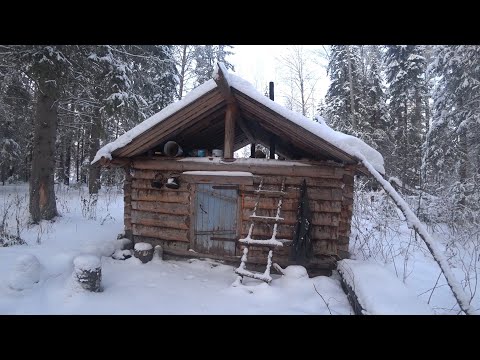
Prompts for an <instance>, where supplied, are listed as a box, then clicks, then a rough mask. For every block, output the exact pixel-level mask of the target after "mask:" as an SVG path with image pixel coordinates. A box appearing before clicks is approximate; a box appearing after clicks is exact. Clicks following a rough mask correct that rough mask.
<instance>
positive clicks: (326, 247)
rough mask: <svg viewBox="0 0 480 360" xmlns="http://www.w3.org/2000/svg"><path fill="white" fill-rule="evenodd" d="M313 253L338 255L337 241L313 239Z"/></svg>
mask: <svg viewBox="0 0 480 360" xmlns="http://www.w3.org/2000/svg"><path fill="white" fill-rule="evenodd" d="M312 247H313V253H314V254H316V255H319V254H321V255H336V254H337V245H336V242H335V241H328V240H318V241H312Z"/></svg>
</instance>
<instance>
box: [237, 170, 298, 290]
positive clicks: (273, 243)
mask: <svg viewBox="0 0 480 360" xmlns="http://www.w3.org/2000/svg"><path fill="white" fill-rule="evenodd" d="M262 187H263V178H262V179H261V181H260V184H259V186H258V189H256V190H255V193H256V194H257V198H256V201H255V206H254V208H253V212H252V215H250V220H251V221H252V223H251V224H250V229H249V230H248V235H247V237H245V238H242V239H239V240H238V242H239V243H241V244H244V245H245V247H244V249H243V256H242V258H241V263H240V266H239V267H238V268H237V269H235V273H236V274H237V275H238V277H237V279H236V280H235V282H234V283H233V285H234V286H236V285H238V284H241V283H242V281H243V277H244V276H246V277H250V278H253V279H257V280H261V281H264V282H266V283H267V284H270V283H271V281H272V277H271V276H270V268H271V267H272V257H273V249H275V248H276V247H279V246H283V244H284V243H286V242H289V240H278V239H277V228H278V223H279V222H282V221H283V220H284V218H282V217H280V211H281V209H282V200H283V196H284V195H285V194H286V192H285V178H283V179H282V185H281V188H280V190H278V191H276V190H264V189H262ZM265 196H268V197H278V204H277V213H276V215H275V216H258V215H257V209H258V205H259V203H260V200H261V199H262V198H263V197H265ZM258 222H263V223H273V224H274V225H273V231H272V237H271V238H270V239H252V233H253V228H254V227H255V224H256V223H258ZM249 246H257V247H268V248H270V250H269V252H268V258H267V264H266V269H265V272H264V273H255V272H251V271H249V270H247V269H246V268H245V267H246V263H247V261H248V250H249Z"/></svg>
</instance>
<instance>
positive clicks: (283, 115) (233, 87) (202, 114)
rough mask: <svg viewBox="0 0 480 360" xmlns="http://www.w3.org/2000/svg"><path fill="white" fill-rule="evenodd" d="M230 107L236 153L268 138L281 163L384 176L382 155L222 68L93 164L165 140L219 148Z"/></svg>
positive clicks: (141, 152)
mask: <svg viewBox="0 0 480 360" xmlns="http://www.w3.org/2000/svg"><path fill="white" fill-rule="evenodd" d="M220 77H222V79H221V81H220ZM222 83H223V84H224V85H225V84H226V86H222ZM226 93H227V94H226ZM232 103H234V104H235V106H236V108H237V109H238V116H237V117H236V125H235V142H234V149H235V150H238V149H240V148H242V147H244V146H245V145H247V144H249V143H260V144H263V145H265V146H267V147H268V146H269V143H270V142H271V141H272V139H273V140H274V142H275V144H276V145H275V150H276V153H277V154H279V155H281V156H284V157H285V158H286V159H291V160H300V159H311V160H333V161H337V162H341V163H346V164H358V163H359V161H360V159H363V158H365V159H367V160H368V161H369V163H370V164H372V165H373V166H374V168H375V169H376V170H377V171H379V172H380V173H382V174H384V173H385V170H384V162H383V157H382V155H381V154H380V153H379V152H378V151H376V150H375V149H373V148H372V147H370V146H369V145H367V144H366V143H364V142H363V141H362V140H360V139H358V138H356V137H354V136H351V135H347V134H344V133H341V132H338V131H335V130H333V129H332V128H330V127H329V126H328V125H327V124H326V123H325V121H323V119H322V118H320V117H319V118H318V122H316V121H313V120H311V119H309V118H307V117H305V116H303V115H301V114H299V113H297V112H294V111H291V110H289V109H287V108H285V107H283V106H282V105H280V104H278V103H276V102H274V101H272V100H270V99H269V98H268V97H266V96H264V95H262V94H261V93H260V92H258V91H257V90H256V89H255V88H254V87H253V85H252V84H250V83H249V82H248V81H246V80H244V79H242V78H240V77H238V76H236V75H235V74H233V73H230V72H228V71H227V70H226V69H225V67H224V65H223V64H221V63H220V64H218V65H217V68H216V70H215V72H214V74H213V78H212V79H210V80H209V81H207V82H205V83H204V84H202V85H200V86H198V87H197V88H195V89H193V90H192V91H191V92H190V93H188V94H187V95H186V96H185V97H184V98H183V99H182V100H179V101H177V102H175V103H172V104H170V105H169V106H167V107H165V108H164V109H163V110H161V111H160V112H158V113H156V114H155V115H153V116H151V117H150V118H148V119H146V120H145V121H143V122H142V123H140V124H138V125H137V126H135V127H134V128H133V129H131V130H129V131H127V132H126V133H125V134H123V135H122V136H120V137H119V138H118V139H116V140H115V141H113V142H111V143H109V144H106V145H105V146H103V147H102V148H101V149H100V150H99V151H98V152H97V154H96V156H95V158H94V159H93V161H92V164H93V163H96V162H97V161H99V160H101V159H102V158H104V159H108V160H112V159H115V158H132V157H134V156H141V155H146V154H148V152H149V151H150V152H151V151H152V150H155V149H161V146H162V145H163V144H164V143H165V142H167V141H169V140H173V141H176V142H177V143H179V144H180V146H182V148H183V149H184V152H188V150H189V149H202V148H203V149H214V148H216V149H223V142H224V119H225V112H226V108H227V106H228V105H231V104H232ZM185 150H186V151H185Z"/></svg>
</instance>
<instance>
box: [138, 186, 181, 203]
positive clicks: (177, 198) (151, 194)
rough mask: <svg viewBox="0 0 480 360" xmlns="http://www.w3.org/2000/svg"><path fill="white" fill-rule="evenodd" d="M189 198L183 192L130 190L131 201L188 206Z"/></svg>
mask: <svg viewBox="0 0 480 360" xmlns="http://www.w3.org/2000/svg"><path fill="white" fill-rule="evenodd" d="M189 197H190V194H189V193H188V192H185V191H170V189H168V190H138V189H132V200H136V201H157V202H164V203H181V204H188V202H189Z"/></svg>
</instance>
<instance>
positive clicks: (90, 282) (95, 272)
mask: <svg viewBox="0 0 480 360" xmlns="http://www.w3.org/2000/svg"><path fill="white" fill-rule="evenodd" d="M73 265H74V270H73V271H74V279H75V281H76V282H77V283H78V284H79V285H80V286H81V287H82V288H84V289H85V290H87V291H92V292H99V291H101V287H100V285H101V282H102V262H101V260H100V258H99V257H98V256H95V255H80V256H77V257H76V258H75V260H74V261H73Z"/></svg>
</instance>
